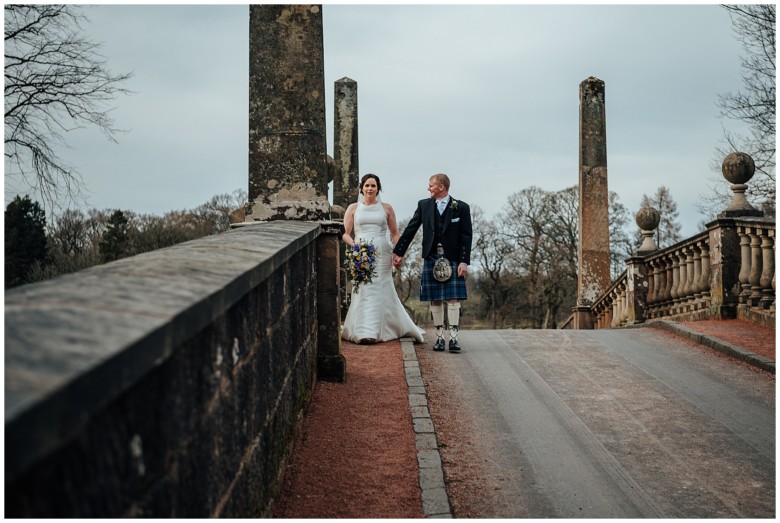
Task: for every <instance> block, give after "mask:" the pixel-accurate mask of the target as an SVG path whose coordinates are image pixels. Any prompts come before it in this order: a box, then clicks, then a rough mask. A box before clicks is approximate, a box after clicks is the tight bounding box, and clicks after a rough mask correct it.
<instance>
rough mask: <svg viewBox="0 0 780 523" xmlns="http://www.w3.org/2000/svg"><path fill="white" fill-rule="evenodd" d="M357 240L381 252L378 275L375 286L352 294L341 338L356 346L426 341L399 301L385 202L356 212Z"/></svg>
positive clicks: (368, 285)
mask: <svg viewBox="0 0 780 523" xmlns="http://www.w3.org/2000/svg"><path fill="white" fill-rule="evenodd" d="M355 240H357V241H364V242H373V243H374V246H376V248H377V257H376V262H377V271H376V276H374V277H373V278H372V281H371V283H362V284H360V289H359V292H357V293H356V292H354V291H353V292H352V301H351V302H350V305H349V311H348V312H347V317H346V318H344V326H343V327H342V328H341V337H342V338H343V339H345V340H348V341H352V342H355V343H357V342H359V341H360V340H365V339H374V340H376V341H389V340H395V339H398V338H403V337H406V336H408V337H411V338H413V339H414V340H415V341H417V342H422V341H423V334H425V331H423V330H422V329H420V328H419V327H417V325H415V323H414V322H413V321H412V319H411V318H410V317H409V314H408V313H407V312H406V309H404V306H403V305H402V304H401V300H400V299H398V294H397V293H396V290H395V285H394V284H393V276H392V273H391V272H390V271H391V267H392V260H393V247H392V245H391V244H390V240H389V238H388V234H387V215H386V214H385V209H384V207H383V206H382V203H381V202H377V203H375V204H373V205H365V204H363V203H362V202H358V204H357V209H356V210H355Z"/></svg>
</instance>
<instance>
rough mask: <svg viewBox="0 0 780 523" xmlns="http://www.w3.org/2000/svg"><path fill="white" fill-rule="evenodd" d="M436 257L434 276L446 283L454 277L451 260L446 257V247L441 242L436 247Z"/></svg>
mask: <svg viewBox="0 0 780 523" xmlns="http://www.w3.org/2000/svg"><path fill="white" fill-rule="evenodd" d="M436 257H437V259H436V262H435V263H434V264H433V278H434V279H435V280H436V281H439V282H442V283H444V282H446V281H448V280H449V279H450V278H451V277H452V265H450V260H448V259H447V258H445V257H444V248H443V247H442V246H441V243H440V244H439V245H438V246H437V247H436Z"/></svg>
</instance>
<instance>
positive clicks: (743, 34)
mask: <svg viewBox="0 0 780 523" xmlns="http://www.w3.org/2000/svg"><path fill="white" fill-rule="evenodd" d="M723 7H724V8H725V9H726V10H727V11H728V13H729V16H731V24H732V27H733V30H734V33H735V35H736V37H737V39H739V41H740V42H741V43H742V46H743V49H744V51H745V55H744V56H742V57H741V59H740V64H741V69H742V90H740V91H739V92H737V93H726V94H722V95H720V96H719V97H718V107H720V109H721V116H722V117H724V118H728V119H731V120H737V121H741V122H743V123H745V124H746V125H747V126H748V129H749V134H747V135H743V134H740V133H736V132H731V131H728V130H726V129H725V128H724V138H723V143H722V145H721V146H719V147H717V148H716V151H715V156H714V158H713V161H712V164H713V165H712V167H713V170H715V171H717V172H718V173H719V172H720V168H721V163H722V161H723V158H725V157H726V156H727V155H728V154H730V153H732V152H734V151H742V152H745V153H748V154H750V155H751V156H752V157H753V161H754V162H755V164H756V175H755V176H754V177H753V180H752V181H751V182H750V194H751V196H752V197H753V198H754V199H755V202H754V203H756V204H758V205H762V206H764V207H765V208H766V209H767V210H770V211H771V212H772V213H774V207H775V198H776V196H775V188H776V181H775V146H776V138H775V137H776V134H775V133H776V128H775V125H776V115H775V98H776V88H775V84H776V81H775V80H776V71H777V70H776V67H775V5H774V4H747V5H724V6H723ZM730 199H731V195H730V193H729V191H728V184H727V183H724V182H723V179H722V178H721V177H720V176H719V175H718V176H716V181H715V183H713V184H711V185H710V192H709V194H707V195H703V196H702V202H701V203H700V204H699V212H701V213H702V214H705V215H706V216H707V218H708V219H710V218H712V217H714V215H715V214H716V213H717V212H718V211H720V210H723V208H724V207H725V206H726V205H727V204H728V202H729V200H730Z"/></svg>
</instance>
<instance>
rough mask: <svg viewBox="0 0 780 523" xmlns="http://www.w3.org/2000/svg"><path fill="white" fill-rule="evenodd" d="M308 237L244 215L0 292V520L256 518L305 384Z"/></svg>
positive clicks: (312, 281)
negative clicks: (233, 223)
mask: <svg viewBox="0 0 780 523" xmlns="http://www.w3.org/2000/svg"><path fill="white" fill-rule="evenodd" d="M320 234H321V227H320V225H319V224H313V223H303V222H273V223H263V224H256V225H250V226H246V227H242V228H239V229H235V230H233V231H230V232H227V233H224V234H221V235H216V236H211V237H207V238H203V239H200V240H195V241H191V242H187V243H183V244H180V245H176V246H174V247H170V248H167V249H161V250H158V251H153V252H149V253H146V254H142V255H139V256H135V257H132V258H126V259H123V260H119V261H116V262H113V263H109V264H106V265H102V266H98V267H93V268H91V269H87V270H84V271H81V272H78V273H75V274H71V275H67V276H63V277H60V278H56V279H54V280H50V281H47V282H43V283H39V284H35V285H28V286H23V287H19V288H17V289H13V290H10V291H7V292H6V295H5V444H6V453H5V457H6V458H5V489H6V490H5V500H6V503H5V507H6V508H5V515H6V516H8V517H80V518H81V517H104V518H105V517H136V516H137V517H166V518H169V517H193V518H194V517H198V518H200V517H259V516H262V515H263V510H264V507H267V505H268V503H269V501H270V500H271V499H272V497H273V495H274V493H275V489H276V488H277V484H278V480H279V474H280V470H281V467H282V463H283V461H284V459H285V456H286V454H287V453H288V452H289V449H290V445H291V443H292V441H293V435H294V432H295V429H296V426H297V424H298V423H299V420H300V417H301V415H302V411H303V409H304V407H305V405H306V404H307V402H308V399H309V397H310V393H311V390H312V387H313V384H314V380H315V378H316V373H317V369H316V364H317V361H316V355H317V345H318V320H317V317H318V309H317V306H318V285H317V279H318V264H317V262H316V260H317V252H318V248H317V244H318V237H319V235H320ZM336 300H337V298H334V300H333V301H334V305H333V306H334V307H335V303H336Z"/></svg>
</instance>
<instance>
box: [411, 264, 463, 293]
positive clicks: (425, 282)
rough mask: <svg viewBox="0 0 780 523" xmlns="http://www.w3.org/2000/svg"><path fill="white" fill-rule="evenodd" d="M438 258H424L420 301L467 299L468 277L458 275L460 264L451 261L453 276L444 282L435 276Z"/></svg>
mask: <svg viewBox="0 0 780 523" xmlns="http://www.w3.org/2000/svg"><path fill="white" fill-rule="evenodd" d="M434 263H436V260H435V259H433V258H425V260H423V271H422V278H421V281H420V301H438V300H465V299H466V278H459V277H458V266H457V264H455V262H452V261H451V262H450V265H451V266H452V277H451V278H450V279H449V280H447V281H445V282H444V283H442V282H440V281H436V279H435V278H434V277H433V264H434Z"/></svg>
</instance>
